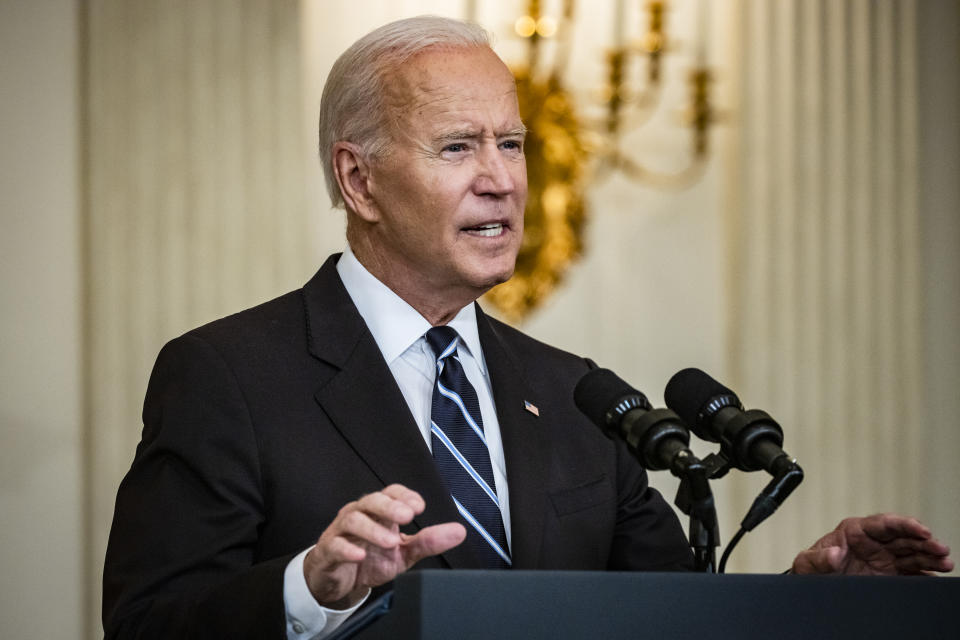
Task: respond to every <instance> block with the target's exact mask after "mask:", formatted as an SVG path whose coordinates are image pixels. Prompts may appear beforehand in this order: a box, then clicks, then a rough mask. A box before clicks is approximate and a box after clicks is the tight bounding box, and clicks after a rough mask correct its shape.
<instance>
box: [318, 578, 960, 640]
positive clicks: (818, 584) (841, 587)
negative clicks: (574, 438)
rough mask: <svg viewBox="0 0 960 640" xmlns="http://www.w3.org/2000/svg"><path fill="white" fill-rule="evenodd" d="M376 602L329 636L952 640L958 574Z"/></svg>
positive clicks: (404, 596)
mask: <svg viewBox="0 0 960 640" xmlns="http://www.w3.org/2000/svg"><path fill="white" fill-rule="evenodd" d="M378 605H379V607H378V606H372V607H369V608H368V610H367V613H366V614H363V613H361V614H358V617H357V619H355V620H351V621H350V622H348V623H347V625H346V627H345V628H343V629H341V630H340V633H337V634H335V637H337V638H338V639H340V638H354V639H356V640H380V639H387V638H390V639H396V638H403V639H411V640H416V639H421V638H423V639H427V638H429V639H432V640H440V639H444V640H446V639H454V638H455V639H457V640H468V639H474V638H478V639H479V638H524V639H526V640H537V639H541V638H542V639H547V638H549V639H551V640H556V639H558V638H559V639H563V638H578V639H579V638H600V639H603V640H612V639H621V638H624V639H626V638H630V639H641V638H656V639H663V640H668V639H672V638H677V639H686V638H691V639H693V638H697V639H705V638H709V639H710V640H719V639H723V638H737V639H738V640H746V639H754V638H756V639H760V638H762V639H763V640H771V639H777V640H784V639H794V638H796V639H798V640H799V639H803V640H808V639H817V640H820V639H823V638H843V639H844V640H850V639H852V638H871V639H876V638H904V639H906V638H909V639H910V640H916V639H920V638H960V620H958V616H957V614H958V609H960V578H925V577H865V576H793V575H737V574H731V575H713V574H692V573H614V572H577V571H443V570H433V571H415V572H411V573H407V574H402V575H401V576H399V577H398V578H397V580H396V582H395V583H394V591H393V593H392V594H391V596H388V597H387V599H386V601H383V602H380V603H378ZM378 608H379V609H380V611H379V613H377V612H376V610H377V609H378ZM364 617H366V619H363V618H364Z"/></svg>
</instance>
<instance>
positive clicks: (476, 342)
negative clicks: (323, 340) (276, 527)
mask: <svg viewBox="0 0 960 640" xmlns="http://www.w3.org/2000/svg"><path fill="white" fill-rule="evenodd" d="M337 273H338V274H339V275H340V279H341V280H342V281H343V285H344V287H346V289H347V293H348V294H349V295H350V298H351V299H352V300H353V303H354V305H356V307H357V309H358V310H359V311H360V316H361V317H362V318H363V320H364V322H366V324H367V327H368V328H369V329H370V333H371V334H372V335H373V339H374V340H375V341H376V343H377V346H378V347H379V348H380V352H381V353H382V354H383V358H384V360H385V361H386V363H387V366H388V367H389V368H390V372H391V373H392V374H393V377H394V378H395V379H396V381H397V385H398V386H399V387H400V391H401V393H402V394H403V397H404V399H405V400H406V401H407V406H408V407H409V408H410V413H411V414H412V415H413V419H414V421H415V422H416V424H417V426H418V427H419V428H420V434H421V435H422V436H423V440H424V442H425V443H426V445H427V448H431V447H432V440H431V435H430V410H431V405H432V402H433V386H434V381H435V378H436V375H437V368H436V357H435V356H434V354H433V350H432V349H430V345H428V344H427V340H426V338H425V337H424V335H425V334H426V332H427V330H428V329H430V327H431V325H430V323H429V322H427V320H426V319H425V318H424V317H423V316H421V315H420V314H419V313H418V312H417V311H416V309H414V308H413V307H411V306H410V305H409V304H407V303H406V302H405V301H404V300H403V299H402V298H400V297H399V296H398V295H397V294H396V293H394V292H393V291H392V290H391V289H390V288H389V287H387V286H386V285H385V284H383V283H382V282H380V281H379V280H377V279H376V278H375V277H374V276H373V275H372V274H371V273H370V272H369V271H367V270H366V269H365V268H364V266H363V265H362V264H360V261H359V260H357V258H356V256H354V255H353V252H352V251H351V250H350V249H349V248H347V249H346V251H344V252H343V256H342V257H341V258H340V260H339V261H338V262H337ZM448 326H450V327H453V328H454V329H456V331H457V333H458V334H459V335H460V344H459V346H458V348H457V351H458V358H459V360H460V363H461V365H463V370H464V372H465V374H466V376H467V380H469V381H470V384H472V385H473V387H474V389H476V391H477V398H478V400H479V404H480V415H481V417H482V419H483V430H484V435H485V436H486V439H487V447H488V448H489V450H490V462H491V465H492V466H493V476H494V481H495V482H496V491H497V498H498V499H499V501H500V511H501V514H502V515H503V526H504V530H505V531H506V535H507V544H508V545H509V544H510V540H511V535H510V493H509V490H508V487H507V471H506V464H505V462H504V457H503V442H502V440H501V438H500V423H499V421H498V420H497V411H496V407H495V406H494V403H493V391H492V388H491V386H490V376H489V374H488V372H487V365H486V361H485V360H484V357H483V350H482V349H481V348H480V335H479V333H478V331H477V316H476V307H474V305H473V303H470V304H468V305H467V306H465V307H464V308H463V309H461V310H460V312H459V313H458V314H457V315H456V317H454V319H453V320H451V321H450V322H449V323H448ZM400 422H402V421H398V424H399V423H400ZM398 428H399V427H398ZM357 497H358V498H359V497H360V496H357ZM319 533H320V532H317V535H318V536H319ZM311 548H312V547H311ZM309 550H310V549H305V550H304V551H302V552H301V553H300V554H299V555H297V556H296V557H295V558H294V559H293V560H291V561H290V563H289V564H288V565H287V569H286V571H285V573H284V583H283V600H284V604H285V607H286V613H287V638H288V639H289V640H304V639H306V638H311V639H314V638H322V637H324V636H326V635H329V634H330V633H332V632H333V631H334V630H335V629H336V628H337V627H339V626H340V624H342V623H343V621H345V620H346V619H347V618H348V617H349V616H350V615H351V614H352V613H353V612H354V611H356V609H357V608H358V607H359V606H360V605H361V604H363V602H364V601H365V600H366V598H364V600H362V601H361V602H359V603H358V604H357V605H356V606H354V607H353V608H351V609H347V610H344V611H337V610H333V609H327V608H326V607H321V606H320V605H319V604H317V601H316V600H315V599H314V598H313V596H312V594H311V593H310V590H309V589H308V588H307V582H306V579H305V578H304V575H303V559H304V557H305V556H306V555H307V552H308V551H309ZM368 595H369V594H368Z"/></svg>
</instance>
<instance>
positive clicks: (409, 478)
mask: <svg viewBox="0 0 960 640" xmlns="http://www.w3.org/2000/svg"><path fill="white" fill-rule="evenodd" d="M338 257H339V256H338V255H337V256H331V257H330V258H329V259H328V260H327V262H326V263H324V265H323V267H321V269H320V271H319V272H318V273H317V275H316V276H314V277H313V279H311V281H310V282H308V283H307V285H306V286H305V287H304V289H303V292H304V300H305V306H306V311H307V326H308V343H309V349H310V352H311V354H313V355H314V356H315V357H316V358H319V359H320V360H323V361H324V362H326V363H327V364H328V365H330V366H331V368H330V373H329V375H328V376H326V377H324V378H323V379H322V380H320V381H319V388H318V390H317V392H316V394H315V398H316V400H317V402H318V403H319V405H320V407H321V408H322V409H323V411H324V412H325V413H326V414H327V416H328V417H329V419H330V421H331V422H332V423H333V425H334V426H335V427H336V429H337V430H338V431H339V432H340V434H341V435H342V436H343V437H344V439H346V441H347V442H349V443H350V446H351V447H352V448H353V449H354V451H355V452H356V454H357V456H358V457H359V458H360V459H362V460H363V461H364V463H365V464H366V465H367V466H368V467H369V468H370V470H371V471H372V472H373V473H374V475H376V477H377V478H378V479H379V480H380V481H381V482H382V483H383V485H384V486H387V485H390V484H394V483H399V484H402V485H404V486H406V487H409V488H411V489H413V490H415V491H417V492H418V493H419V494H420V495H421V496H422V497H423V499H424V501H425V502H426V504H427V509H426V510H425V511H424V513H422V514H421V515H420V516H418V517H417V518H416V519H415V520H414V522H415V524H416V526H417V527H419V528H423V527H427V526H430V525H433V524H439V523H442V522H451V521H456V520H458V519H459V515H458V513H457V511H456V507H455V506H454V504H453V502H452V500H451V499H450V495H449V493H448V492H447V491H446V489H445V488H444V486H443V483H442V481H441V479H440V476H439V474H438V473H437V471H436V467H435V466H434V464H433V458H432V457H431V455H430V451H429V449H428V448H427V446H426V444H425V443H424V441H423V436H422V435H421V434H420V430H419V429H418V428H417V425H416V423H415V422H414V420H413V416H411V415H410V410H409V408H408V407H407V404H406V401H405V400H404V399H403V395H402V394H401V393H400V389H399V387H398V386H397V383H396V380H395V379H394V378H393V374H392V373H391V372H390V369H389V367H388V366H387V363H386V362H385V361H384V359H383V354H382V353H381V352H380V349H379V348H378V347H377V344H376V342H375V341H374V339H373V337H372V336H371V335H370V332H369V330H368V329H367V326H366V324H365V323H364V321H363V318H362V317H361V316H360V313H359V312H358V311H357V309H356V306H354V304H353V301H352V300H351V299H350V296H349V294H347V291H346V289H345V288H344V287H343V283H342V282H341V281H340V277H339V275H338V274H337V272H336V260H337V258H338ZM357 497H359V496H357ZM443 558H444V560H446V562H447V563H448V564H449V565H450V566H451V567H454V568H470V567H475V566H478V564H477V561H476V560H475V559H474V558H473V556H472V554H470V553H469V552H468V551H467V550H466V549H464V548H461V547H455V548H454V549H451V550H450V551H448V552H446V553H444V554H443Z"/></svg>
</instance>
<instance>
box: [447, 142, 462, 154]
mask: <svg viewBox="0 0 960 640" xmlns="http://www.w3.org/2000/svg"><path fill="white" fill-rule="evenodd" d="M443 150H444V151H449V152H450V153H460V152H462V151H466V150H467V145H465V144H464V143H462V142H454V143H453V144H448V145H447V146H445V147H444V148H443Z"/></svg>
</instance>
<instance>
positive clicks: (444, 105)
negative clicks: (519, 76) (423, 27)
mask: <svg viewBox="0 0 960 640" xmlns="http://www.w3.org/2000/svg"><path fill="white" fill-rule="evenodd" d="M385 84H386V87H385V88H386V93H387V96H386V97H387V101H388V104H389V106H390V107H391V108H393V109H395V110H396V111H397V112H398V115H401V114H405V113H407V114H409V113H412V112H420V111H430V112H433V111H436V112H437V114H434V115H439V114H441V113H443V112H444V111H446V110H447V109H456V110H464V109H467V110H469V109H471V108H472V109H476V110H483V109H486V108H488V107H491V106H502V105H504V104H513V105H515V104H516V100H517V87H516V82H515V81H514V79H513V75H512V74H511V73H510V71H509V70H508V69H507V67H506V65H504V64H503V62H502V61H501V60H500V58H498V57H497V55H496V54H495V53H493V51H491V50H490V49H485V48H479V47H478V48H470V49H462V48H461V49H452V50H441V49H436V48H431V49H427V50H425V51H423V52H421V53H419V54H417V55H416V56H413V57H411V58H410V59H408V60H407V61H405V62H404V63H403V64H402V65H400V66H399V67H398V68H396V69H394V72H393V73H391V74H390V75H389V76H388V79H387V82H386V83H385Z"/></svg>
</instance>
